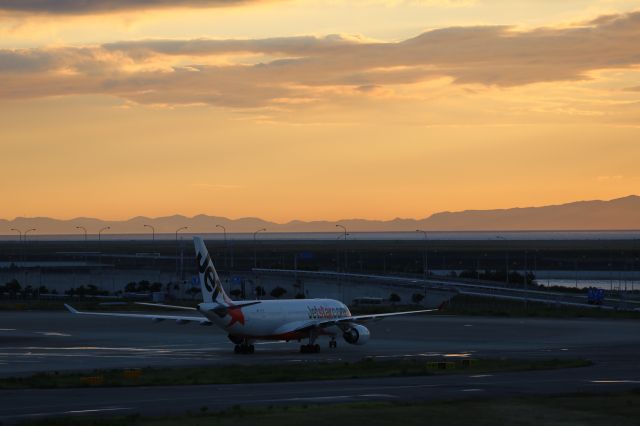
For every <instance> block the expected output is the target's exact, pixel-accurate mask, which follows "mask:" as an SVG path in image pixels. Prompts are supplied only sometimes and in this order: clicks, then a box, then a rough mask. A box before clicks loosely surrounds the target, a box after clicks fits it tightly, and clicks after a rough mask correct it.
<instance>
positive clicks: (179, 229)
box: [176, 226, 189, 294]
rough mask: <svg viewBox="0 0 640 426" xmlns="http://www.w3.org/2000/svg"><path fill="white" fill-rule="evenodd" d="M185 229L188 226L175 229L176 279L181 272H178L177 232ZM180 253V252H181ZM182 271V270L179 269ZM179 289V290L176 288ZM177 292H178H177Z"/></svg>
mask: <svg viewBox="0 0 640 426" xmlns="http://www.w3.org/2000/svg"><path fill="white" fill-rule="evenodd" d="M185 229H189V227H188V226H183V227H181V228H178V229H176V279H178V280H179V279H180V277H181V275H182V274H181V273H180V274H178V233H179V232H180V231H184V230H185ZM181 253H182V252H181ZM180 258H181V259H182V256H180ZM181 272H182V271H181ZM178 291H179V290H178ZM178 294H179V293H178Z"/></svg>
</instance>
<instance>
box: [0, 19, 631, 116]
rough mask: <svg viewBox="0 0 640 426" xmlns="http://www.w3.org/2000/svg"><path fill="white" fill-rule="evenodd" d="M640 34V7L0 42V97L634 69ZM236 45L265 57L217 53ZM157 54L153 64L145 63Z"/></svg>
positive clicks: (255, 97) (243, 96) (518, 81)
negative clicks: (389, 34)
mask: <svg viewBox="0 0 640 426" xmlns="http://www.w3.org/2000/svg"><path fill="white" fill-rule="evenodd" d="M638 40H640V12H636V13H630V14H623V15H615V16H607V17H602V18H599V19H597V20H594V21H592V22H589V23H586V24H585V25H583V26H579V27H568V28H540V29H535V30H531V31H516V30H514V29H513V28H509V27H500V26H491V27H459V28H445V29H440V30H434V31H429V32H426V33H424V34H421V35H419V36H418V37H415V38H412V39H409V40H405V41H403V42H399V43H375V42H362V41H354V40H353V39H350V38H345V37H341V36H328V37H322V38H317V37H284V38H269V39H260V40H211V39H193V40H142V41H131V42H120V43H111V44H105V45H102V46H91V47H73V48H72V47H68V48H41V49H17V50H0V79H2V81H3V84H2V85H0V98H24V97H39V96H58V95H73V94H86V93H92V94H93V93H98V94H107V95H113V96H118V97H121V98H124V99H128V100H131V101H135V102H141V103H161V104H190V103H204V104H212V105H221V106H234V107H256V106H264V105H270V104H271V103H273V102H278V101H281V100H282V99H283V98H287V99H309V98H314V99H318V98H322V96H324V95H323V93H322V92H323V90H324V89H328V88H335V87H345V88H350V89H351V90H353V91H354V92H357V93H360V94H361V95H362V96H366V95H367V94H369V93H375V92H376V91H378V90H379V89H381V88H383V87H384V86H386V85H402V84H412V83H417V82H422V81H427V80H429V79H434V78H440V77H448V78H451V79H452V80H453V82H454V84H479V85H485V86H501V87H509V86H519V85H525V84H532V83H540V82H557V81H570V80H581V79H587V78H589V73H591V72H593V71H598V70H604V69H621V68H630V67H635V66H637V65H640V43H638V42H637V41H638ZM244 53H249V54H251V55H259V56H261V57H263V62H261V63H257V64H255V63H251V64H232V65H226V64H229V61H228V60H222V61H216V59H217V58H220V57H226V56H229V55H234V54H244ZM156 63H159V64H162V67H155V68H154V64H156ZM213 63H224V64H225V65H211V64H213Z"/></svg>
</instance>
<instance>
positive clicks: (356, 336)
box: [342, 324, 371, 345]
mask: <svg viewBox="0 0 640 426" xmlns="http://www.w3.org/2000/svg"><path fill="white" fill-rule="evenodd" d="M370 336H371V333H370V332H369V329H368V328H367V327H365V326H364V325H360V324H354V325H352V326H351V327H349V328H348V329H346V330H345V331H344V333H343V334H342V337H343V338H344V340H345V341H346V342H347V343H351V344H352V345H364V344H365V343H367V342H368V341H369V337H370Z"/></svg>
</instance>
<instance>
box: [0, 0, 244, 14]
mask: <svg viewBox="0 0 640 426" xmlns="http://www.w3.org/2000/svg"><path fill="white" fill-rule="evenodd" d="M249 2H255V1H251V0H133V1H129V0H0V11H2V12H9V13H11V12H14V13H15V12H18V13H29V14H33V13H35V14H55V15H83V14H99V13H113V12H127V11H132V10H144V9H161V8H162V9H164V8H181V7H183V8H195V7H202V8H204V7H229V6H237V5H241V4H244V3H249Z"/></svg>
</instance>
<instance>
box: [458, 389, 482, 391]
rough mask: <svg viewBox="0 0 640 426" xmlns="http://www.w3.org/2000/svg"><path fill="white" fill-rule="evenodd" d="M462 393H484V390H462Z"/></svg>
mask: <svg viewBox="0 0 640 426" xmlns="http://www.w3.org/2000/svg"><path fill="white" fill-rule="evenodd" d="M462 392H484V389H462Z"/></svg>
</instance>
